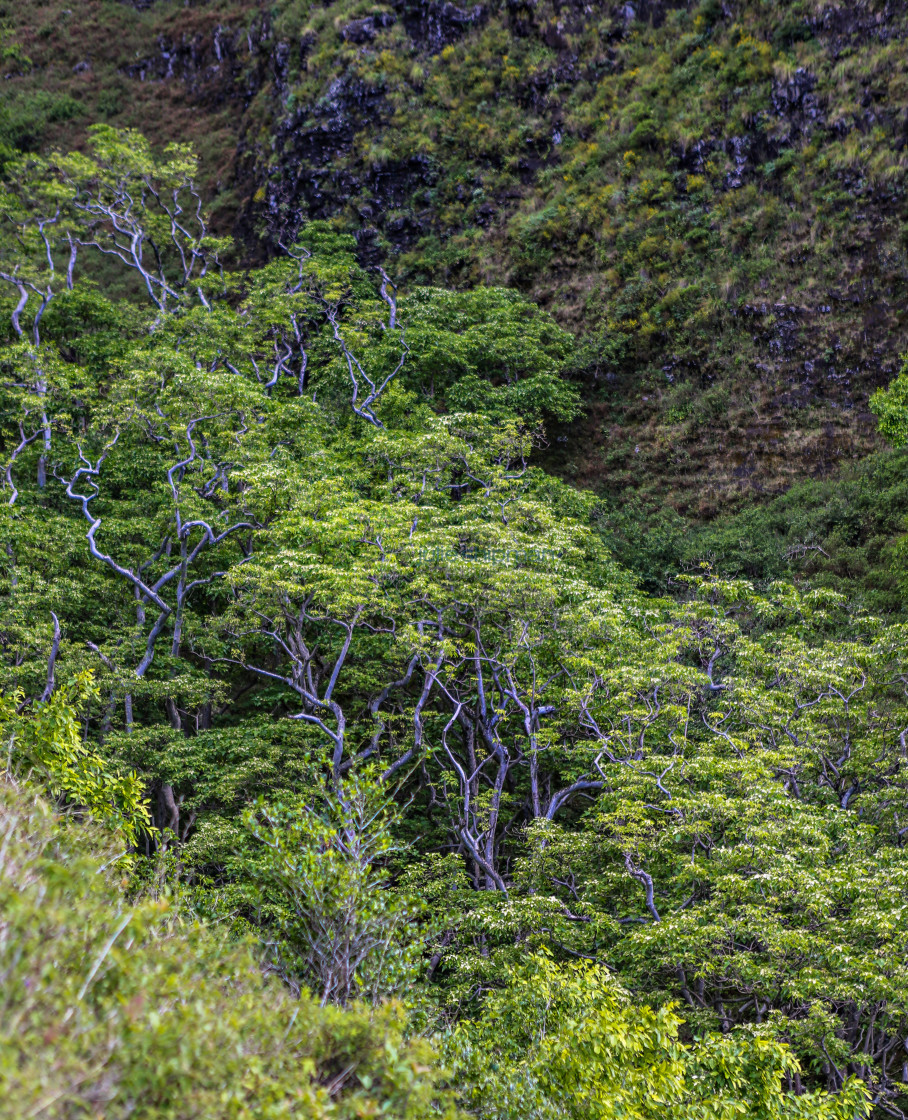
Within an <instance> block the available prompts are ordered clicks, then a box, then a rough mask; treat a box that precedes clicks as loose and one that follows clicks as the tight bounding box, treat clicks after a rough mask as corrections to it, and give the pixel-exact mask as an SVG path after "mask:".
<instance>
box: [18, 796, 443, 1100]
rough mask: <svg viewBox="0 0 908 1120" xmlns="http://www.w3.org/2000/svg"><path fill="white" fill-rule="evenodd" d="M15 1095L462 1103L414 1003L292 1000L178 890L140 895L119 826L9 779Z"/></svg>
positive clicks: (24, 1097) (22, 1097) (26, 1097)
mask: <svg viewBox="0 0 908 1120" xmlns="http://www.w3.org/2000/svg"><path fill="white" fill-rule="evenodd" d="M0 837H2V843H0V853H2V854H0V871H2V874H0V970H2V973H3V977H4V983H3V990H2V994H0V1093H2V1098H3V1102H4V1104H3V1108H4V1111H5V1112H6V1113H7V1115H10V1116H13V1115H15V1116H33V1117H36V1118H42V1120H51V1118H55V1120H56V1118H59V1120H64V1118H66V1120H68V1118H70V1117H76V1116H83V1115H86V1114H89V1113H91V1114H99V1110H100V1114H103V1115H104V1116H108V1117H120V1116H141V1117H143V1118H147V1120H152V1118H155V1120H165V1118H174V1120H178V1118H180V1120H182V1118H185V1117H189V1116H202V1115H204V1116H206V1117H210V1118H212V1120H217V1118H220V1117H224V1118H227V1117H231V1118H235V1120H242V1118H249V1120H252V1118H253V1117H255V1118H256V1120H265V1118H270V1117H284V1116H288V1115H293V1116H305V1117H312V1118H313V1120H315V1118H318V1120H321V1118H323V1117H324V1118H328V1117H338V1118H342V1117H360V1116H370V1115H392V1116H395V1117H402V1118H406V1120H416V1118H418V1117H428V1116H439V1115H441V1116H445V1115H450V1114H451V1111H452V1110H451V1107H450V1105H449V1103H448V1101H449V1096H448V1095H447V1094H445V1093H444V1092H442V1091H440V1090H439V1088H438V1082H439V1074H438V1072H437V1071H435V1070H433V1068H432V1067H431V1064H430V1063H431V1062H432V1053H431V1051H430V1049H429V1047H428V1046H427V1045H426V1044H425V1043H424V1042H420V1041H414V1042H408V1041H406V1040H405V1038H404V1035H403V1031H404V1028H405V1020H404V1017H403V1014H402V1011H401V1009H400V1007H399V1006H396V1005H387V1006H385V1007H383V1008H376V1009H374V1010H372V1011H371V1012H367V1011H366V1010H364V1009H362V1008H358V1009H355V1010H348V1011H339V1010H336V1009H332V1008H320V1007H318V1005H316V1004H315V1003H313V1002H312V1001H311V1000H310V999H308V997H305V998H303V999H291V998H289V997H288V996H287V995H286V994H285V993H283V992H282V991H281V990H280V988H279V987H278V985H277V983H276V982H275V981H264V980H263V979H262V978H261V974H260V971H259V969H258V966H257V962H256V960H255V957H254V955H253V953H252V951H251V947H250V946H247V945H243V944H231V943H230V942H229V941H228V940H226V939H225V937H224V936H223V935H222V934H220V933H219V932H218V931H217V930H216V929H205V928H203V927H201V926H199V925H197V924H196V923H194V922H193V921H192V920H191V919H190V918H189V917H188V916H183V915H181V914H180V912H179V911H178V909H176V908H175V907H174V906H173V905H172V904H171V903H170V901H169V900H168V899H167V898H160V899H157V900H155V899H147V900H140V901H139V902H138V903H134V904H129V903H127V901H126V899H125V898H124V896H123V894H122V891H121V889H120V887H119V885H118V883H117V882H116V881H115V880H114V878H112V876H114V875H115V870H112V868H113V869H115V867H116V856H115V855H113V856H112V854H111V852H110V851H109V850H108V848H107V845H106V844H105V840H104V837H103V836H102V835H101V834H99V833H96V832H94V831H93V830H91V829H89V828H87V827H85V826H79V825H71V824H64V823H62V822H60V821H57V820H55V819H54V818H53V816H52V815H51V814H50V813H49V811H48V809H47V807H46V806H45V805H44V804H43V803H42V802H40V801H39V800H36V799H35V798H34V795H33V794H31V793H29V792H16V791H14V790H13V789H12V788H10V786H9V785H8V784H4V785H3V787H2V788H0Z"/></svg>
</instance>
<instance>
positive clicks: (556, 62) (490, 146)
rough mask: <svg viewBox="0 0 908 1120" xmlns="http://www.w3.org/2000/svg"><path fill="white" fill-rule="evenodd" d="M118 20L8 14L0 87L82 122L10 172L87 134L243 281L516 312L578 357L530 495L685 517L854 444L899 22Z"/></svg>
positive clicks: (422, 6)
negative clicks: (576, 350) (580, 487)
mask: <svg viewBox="0 0 908 1120" xmlns="http://www.w3.org/2000/svg"><path fill="white" fill-rule="evenodd" d="M139 7H140V9H141V10H139V9H137V8H136V7H130V6H127V5H125V4H113V3H111V2H110V0H91V2H90V3H88V4H86V16H85V17H84V18H83V19H82V21H81V23H80V37H74V36H73V35H72V34H69V35H66V34H64V33H63V32H64V30H65V26H66V20H67V19H68V18H69V17H64V16H63V15H62V14H60V15H59V27H55V26H54V25H53V11H54V10H55V9H54V10H52V8H53V6H52V5H51V6H49V7H48V9H47V10H46V11H45V15H46V16H48V17H49V20H48V23H47V24H46V25H43V26H37V23H36V19H31V22H29V19H30V18H31V17H28V16H24V15H22V14H21V13H19V14H16V12H17V11H18V10H16V11H13V10H12V9H11V10H10V12H9V13H8V14H9V17H10V19H12V21H13V23H14V25H15V26H16V28H17V30H16V32H15V33H16V34H17V35H19V37H20V39H21V41H22V43H23V47H24V50H25V52H26V53H27V54H28V55H29V58H30V59H31V64H30V67H28V68H21V67H20V69H19V70H18V71H15V69H14V68H13V70H12V71H11V72H8V74H7V79H8V88H10V89H11V90H13V91H14V92H15V96H20V95H21V96H26V95H28V91H29V90H30V89H32V90H33V89H35V88H36V87H37V86H38V85H42V88H44V89H51V90H57V91H59V94H60V96H63V95H64V93H65V95H66V96H68V97H76V95H78V96H77V98H76V99H77V100H78V101H79V102H80V104H81V106H82V109H83V112H82V114H81V115H79V114H75V115H71V116H70V117H69V118H67V119H61V120H58V121H54V120H52V119H51V120H49V121H48V122H47V127H46V129H45V135H44V136H43V137H41V138H39V140H38V141H37V142H47V141H48V140H59V139H61V138H64V137H65V138H68V137H73V136H74V137H76V138H77V137H78V130H79V128H80V127H82V126H83V125H84V123H85V122H86V121H87V120H88V119H90V118H91V117H93V116H96V115H99V116H102V117H106V118H107V119H109V120H111V121H113V122H114V123H127V124H136V125H138V126H140V127H143V128H144V129H146V130H147V131H149V132H151V134H152V135H153V136H156V137H157V138H160V139H164V138H165V137H166V138H167V139H173V138H174V135H179V136H181V137H184V138H186V139H188V140H191V141H193V142H195V143H196V144H197V145H198V146H199V148H200V150H201V153H202V156H203V159H204V160H205V166H206V168H207V169H208V175H209V187H210V189H211V190H212V192H213V193H214V194H215V195H216V198H217V203H218V207H219V209H218V214H219V221H220V223H221V226H222V228H224V229H232V230H233V231H234V232H235V233H236V235H237V236H238V238H239V239H240V241H241V243H242V244H243V245H244V246H245V252H246V253H247V254H248V255H249V256H250V258H261V257H263V256H267V255H268V254H269V253H270V252H272V251H274V246H275V244H276V242H277V241H283V240H285V239H286V238H288V237H292V236H293V235H294V233H295V231H296V229H297V228H299V226H300V225H301V223H303V222H305V221H306V220H309V219H312V218H319V219H332V220H335V221H337V222H340V223H341V224H342V225H344V226H345V227H346V228H349V229H350V230H352V231H353V232H355V233H356V235H357V238H358V240H359V243H360V249H361V253H362V256H363V258H364V259H365V260H367V261H378V260H379V259H382V260H384V261H385V262H386V263H388V264H389V266H390V267H393V268H394V269H395V270H397V272H398V273H399V274H401V275H402V276H403V277H405V278H409V279H410V280H412V281H416V280H421V281H426V280H429V281H441V282H444V283H447V284H470V283H476V282H480V281H481V282H491V283H506V284H512V285H517V286H520V287H521V288H523V289H524V290H526V291H527V292H529V293H530V294H531V295H532V296H533V297H534V298H535V299H537V300H539V301H540V302H542V303H544V304H545V305H546V306H547V307H549V309H550V310H552V311H553V312H554V313H555V314H556V315H558V316H559V317H560V318H561V319H562V321H563V322H565V323H566V324H567V325H569V326H570V327H571V328H572V329H574V330H575V331H576V332H577V333H578V335H579V336H580V338H581V347H580V356H579V358H578V361H577V368H576V369H575V370H574V371H573V376H577V377H581V378H583V379H584V380H585V381H586V384H587V394H588V398H589V401H590V406H591V407H590V415H589V418H588V419H587V420H586V421H585V424H584V425H583V426H581V427H580V428H577V429H574V430H571V431H566V432H560V433H556V439H555V441H554V443H553V452H552V454H551V460H550V461H551V463H552V465H553V466H554V467H556V468H557V469H559V470H562V471H564V472H565V473H567V474H569V475H571V476H573V477H574V478H576V479H577V480H578V481H581V482H583V483H585V484H588V485H592V486H596V487H598V488H600V489H603V490H605V491H609V490H610V491H612V492H620V491H621V490H622V488H624V487H627V486H633V487H634V488H637V489H639V487H640V486H641V485H644V486H645V487H648V488H649V490H650V491H651V493H652V495H653V496H654V497H658V498H659V500H660V501H669V502H671V503H672V504H674V505H676V506H677V507H678V508H679V509H686V510H688V511H690V512H692V513H694V514H696V515H697V516H701V517H709V516H712V515H713V514H714V513H715V512H717V511H718V510H720V509H723V508H726V507H728V506H729V505H734V504H736V503H737V502H740V501H741V500H743V499H744V498H746V496H747V495H748V494H751V493H753V492H755V491H756V492H762V493H770V492H773V491H776V490H779V489H782V488H784V487H785V486H787V485H788V484H789V483H790V482H791V481H792V480H793V479H795V478H798V477H802V476H804V475H809V474H816V473H827V472H829V471H831V470H834V469H835V468H836V466H837V465H838V464H840V463H841V462H842V461H843V459H851V458H854V457H858V456H860V455H862V454H864V453H866V452H867V451H868V450H869V449H871V448H872V447H873V446H874V445H875V437H874V435H873V423H872V420H871V418H870V417H869V415H868V412H867V408H866V402H867V398H868V394H869V393H870V391H872V390H873V389H874V388H875V387H876V386H877V385H879V384H882V383H884V382H886V381H887V380H888V379H889V378H890V377H891V376H892V373H893V372H894V370H895V369H896V367H897V364H898V361H899V355H900V354H901V352H902V351H903V350H905V349H906V348H908V314H906V310H905V306H906V296H908V259H906V247H908V227H906V224H905V217H906V211H905V197H904V173H905V166H906V162H905V161H906V153H905V145H906V139H908V114H906V105H908V81H906V78H905V76H904V67H903V66H902V60H903V57H904V49H905V36H906V30H908V15H906V5H905V4H904V3H901V2H898V3H896V2H876V0H862V2H861V3H858V4H850V5H847V6H845V5H836V4H825V5H824V4H818V3H814V2H813V0H811V2H806V0H803V2H802V0H795V2H793V3H785V4H783V3H779V4H766V3H758V2H757V0H721V2H720V0H703V2H702V3H699V4H692V3H667V2H656V0H653V2H642V0H641V2H639V3H636V4H611V3H583V2H582V0H566V2H561V0H534V2H530V0H509V2H507V3H502V4H491V3H479V4H474V5H469V4H468V5H463V6H458V5H455V4H452V3H449V2H439V0H396V2H394V3H386V4H372V5H370V4H367V3H365V4H364V3H354V2H352V0H336V2H335V3H332V4H303V3H300V2H299V0H295V2H292V0H280V2H278V3H277V4H271V5H269V6H267V7H265V6H260V5H259V4H258V3H256V2H253V0H236V2H234V3H227V2H226V0H224V2H220V0H212V2H209V3H202V2H198V3H194V4H192V5H191V6H188V7H187V6H184V5H177V4H175V3H171V2H169V0H157V2H156V3H153V4H151V5H148V4H142V5H140V6H139ZM62 11H64V9H61V12H62ZM105 20H106V21H107V25H108V32H107V34H104V33H103V31H102V27H103V24H104V21H105ZM48 28H50V30H48ZM80 67H83V69H82V70H80V69H79V68H80ZM9 70H10V67H9V66H8V71H9ZM112 88H113V89H119V90H120V91H121V92H120V95H119V98H118V99H116V98H115V99H112V98H111V96H110V90H111V89H112ZM105 97H106V101H105V100H104V98H105ZM51 116H53V114H51ZM64 116H65V114H64ZM641 479H644V480H645V481H644V482H643V483H641Z"/></svg>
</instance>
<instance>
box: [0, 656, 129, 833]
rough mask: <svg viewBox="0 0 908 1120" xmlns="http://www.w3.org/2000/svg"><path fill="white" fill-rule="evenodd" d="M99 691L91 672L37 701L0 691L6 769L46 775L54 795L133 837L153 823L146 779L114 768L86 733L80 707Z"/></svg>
mask: <svg viewBox="0 0 908 1120" xmlns="http://www.w3.org/2000/svg"><path fill="white" fill-rule="evenodd" d="M96 697H97V689H96V687H95V685H94V683H93V681H92V678H91V675H90V674H89V673H81V674H79V675H78V676H76V677H75V678H73V679H72V680H69V681H67V682H66V683H65V684H64V685H62V686H61V687H59V688H57V690H56V691H55V692H54V693H53V694H52V695H51V697H50V698H49V699H48V700H47V701H44V702H39V703H37V704H35V705H33V706H25V705H24V703H23V701H24V697H23V694H22V691H21V690H17V691H15V692H12V693H7V694H6V695H3V696H0V734H2V737H3V742H4V745H5V748H6V752H7V768H8V773H9V775H18V776H22V775H23V774H27V775H28V777H29V778H31V779H38V780H40V781H42V782H43V783H44V784H45V786H46V787H47V790H48V792H49V793H50V794H51V795H52V796H54V797H58V798H61V799H63V801H64V803H68V804H69V805H71V806H73V807H75V808H76V809H78V810H81V811H84V812H86V813H88V814H89V815H90V816H91V817H92V818H93V819H94V820H96V821H98V822H100V823H102V824H104V825H106V826H107V827H109V828H112V829H114V830H116V831H117V832H119V833H121V834H122V835H123V836H124V837H125V838H126V839H127V840H128V841H134V840H135V839H136V838H137V836H138V834H139V832H141V831H143V830H144V829H146V828H147V827H148V824H149V815H148V809H147V807H146V804H145V793H144V789H143V787H142V783H141V781H140V780H139V778H138V777H137V775H136V774H135V773H128V774H122V773H120V772H119V771H117V770H114V769H113V768H112V767H111V766H110V764H109V762H108V761H107V759H105V758H104V757H103V756H101V755H100V754H98V753H96V752H95V751H94V750H92V749H91V747H89V746H88V745H87V744H86V743H85V741H84V739H83V728H82V724H81V722H80V720H79V711H80V709H84V708H85V707H86V706H87V704H88V702H90V701H91V700H92V699H94V698H96ZM23 707H24V708H25V710H24V711H23V710H22V709H23Z"/></svg>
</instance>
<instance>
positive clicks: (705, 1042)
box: [0, 126, 908, 1120]
mask: <svg viewBox="0 0 908 1120" xmlns="http://www.w3.org/2000/svg"><path fill="white" fill-rule="evenodd" d="M196 179H197V166H196V160H195V157H194V156H193V154H192V152H191V151H190V150H189V149H188V148H187V147H184V146H180V145H172V146H170V147H169V148H167V149H166V150H165V151H163V152H162V151H157V150H154V149H153V148H152V147H151V146H150V145H149V144H148V143H147V142H146V141H145V140H144V139H143V137H142V136H141V135H139V134H137V133H135V132H124V131H118V130H115V129H113V128H111V127H108V126H96V127H94V128H93V129H92V130H91V142H90V145H89V146H88V148H87V150H86V151H82V152H75V153H69V154H64V153H56V154H51V155H47V156H39V155H34V154H28V155H22V156H19V157H16V158H14V159H10V160H8V161H7V163H6V168H5V179H4V184H3V191H2V198H0V211H2V214H3V225H2V264H0V281H2V299H3V301H4V307H5V311H6V315H5V318H4V324H5V326H4V328H3V329H4V330H5V337H4V342H3V349H2V353H0V367H2V375H3V376H2V387H0V424H2V440H3V457H4V458H3V471H2V475H3V504H2V507H0V508H2V516H3V522H2V524H3V541H2V552H0V558H2V561H3V569H2V577H0V581H2V592H3V594H2V600H0V610H2V622H0V639H2V645H0V650H2V663H0V672H2V686H3V695H4V700H3V708H2V712H0V715H2V719H3V723H4V731H5V737H6V741H7V743H8V744H9V750H8V760H7V776H6V779H5V784H4V787H3V791H2V808H0V815H2V824H0V832H2V836H3V837H4V841H5V843H3V844H0V850H2V851H3V856H2V859H3V861H4V862H3V886H2V890H3V892H4V896H3V898H4V901H3V907H2V911H0V960H2V962H3V963H2V966H0V967H2V970H3V974H4V975H6V976H9V977H12V980H11V981H10V982H8V983H7V984H6V985H5V987H4V994H3V997H2V998H3V1000H4V1016H3V1023H4V1026H3V1028H2V1030H3V1032H4V1033H3V1053H4V1057H3V1059H2V1061H0V1097H2V1098H3V1099H5V1100H8V1101H11V1102H13V1104H14V1107H15V1109H17V1110H18V1113H17V1114H19V1115H31V1116H35V1117H58V1116H59V1117H70V1116H73V1117H75V1116H80V1115H85V1114H88V1112H89V1110H94V1113H96V1114H98V1115H103V1116H110V1117H115V1116H117V1117H118V1116H126V1115H136V1116H147V1117H170V1116H172V1117H180V1118H182V1117H189V1116H194V1115H205V1116H211V1117H220V1116H224V1117H228V1116H230V1117H244V1116H249V1117H252V1116H255V1117H266V1116H282V1115H290V1114H293V1115H297V1114H299V1115H312V1116H314V1117H320V1116H323V1115H324V1116H347V1115H350V1116H351V1117H352V1116H368V1115H378V1114H382V1115H389V1116H395V1117H410V1116H412V1117H414V1118H415V1117H421V1116H424V1115H425V1116H428V1115H433V1116H435V1115H438V1116H444V1115H451V1116H453V1115H455V1114H461V1115H463V1114H465V1115H473V1116H476V1117H483V1118H485V1117H488V1118H489V1120H491V1118H492V1117H496V1118H499V1117H514V1118H515V1120H518V1118H520V1120H522V1118H529V1117H540V1118H542V1117H581V1116H583V1117H590V1116H594V1117H602V1118H606V1117H613V1116H614V1117H619V1116H620V1117H628V1116H633V1117H648V1116H657V1115H658V1116H665V1115H666V1114H669V1115H677V1116H684V1117H686V1118H688V1117H689V1118H700V1117H703V1118H704V1120H706V1118H717V1120H718V1118H723V1120H724V1118H726V1117H728V1118H729V1120H730V1118H731V1117H752V1118H753V1120H764V1118H766V1120H768V1118H775V1117H799V1116H803V1117H808V1116H809V1117H818V1118H819V1117H829V1118H833V1117H835V1118H838V1117H841V1118H842V1120H845V1118H846V1117H847V1118H852V1117H855V1116H861V1115H869V1114H870V1112H871V1110H875V1114H876V1115H879V1116H885V1115H891V1116H901V1115H904V1113H903V1111H902V1110H903V1109H904V1108H906V1107H908V1096H906V1093H905V1085H906V1083H908V972H906V951H905V950H906V943H905V923H904V915H905V912H906V906H908V865H906V861H905V855H904V836H905V833H906V832H908V820H906V819H905V818H906V816H908V807H906V778H908V770H906V768H908V743H906V735H908V704H906V675H905V674H906V665H905V645H906V638H908V630H906V625H905V624H904V623H902V622H899V621H892V620H889V619H885V618H878V617H873V616H870V615H868V614H866V613H863V612H862V611H861V610H860V609H858V607H856V606H855V605H854V604H853V603H852V602H850V601H849V600H848V599H847V598H846V597H844V596H842V595H840V594H837V593H836V592H834V591H831V590H829V589H824V588H815V587H811V586H810V585H809V584H806V583H802V584H799V585H794V584H791V583H786V582H781V581H774V582H769V581H767V582H764V583H763V584H761V585H759V586H758V585H755V584H754V583H752V582H749V581H747V580H744V579H740V578H727V577H726V576H724V575H723V573H722V572H720V571H718V570H715V569H714V568H712V567H710V565H709V564H707V563H703V564H702V565H700V566H695V567H693V568H692V569H691V570H689V571H687V572H686V573H679V574H678V576H677V578H676V579H675V580H674V581H673V583H672V586H671V591H672V593H671V594H667V595H665V596H662V597H657V596H655V595H653V594H652V593H649V592H647V591H645V590H644V589H642V588H641V586H640V581H639V579H638V577H637V576H636V575H635V574H634V573H632V572H631V571H629V570H628V569H627V568H625V567H623V566H622V565H621V564H619V563H618V561H617V560H616V559H615V557H614V556H613V554H612V553H611V552H610V550H609V549H608V547H607V546H606V543H605V542H604V539H603V534H602V532H601V519H600V517H599V513H600V510H599V503H598V502H597V500H596V499H595V497H594V496H592V495H590V494H588V493H585V492H583V491H579V490H576V489H573V488H571V487H569V486H568V485H567V484H565V483H564V482H561V481H559V480H558V479H556V478H554V477H553V476H551V475H550V474H547V473H545V472H544V471H543V470H542V469H541V468H540V466H539V465H538V454H537V452H538V450H539V448H540V447H541V446H543V445H544V443H545V441H546V440H547V439H548V438H550V431H551V429H552V427H553V425H555V424H557V423H559V422H564V421H567V420H570V419H571V418H572V417H574V416H576V415H577V414H578V413H579V411H580V410H581V408H582V403H581V400H580V395H579V393H578V390H577V387H576V385H575V383H574V382H572V381H571V380H570V379H569V378H568V377H567V376H566V372H567V370H568V369H569V367H570V362H571V355H572V352H573V348H574V339H573V337H572V336H571V335H570V334H569V333H568V332H567V331H565V330H564V329H562V328H561V327H559V326H558V325H557V324H556V323H555V321H554V320H553V319H552V317H551V316H549V315H548V314H547V313H546V312H545V311H543V310H541V309H539V308H538V307H536V306H535V305H534V304H532V303H531V302H529V301H528V300H527V299H526V298H525V297H523V296H521V295H520V294H519V293H517V292H515V291H513V290H509V289H504V288H494V287H476V288H473V289H471V290H466V291H459V292H453V291H447V290H444V289H441V288H437V287H419V286H407V287H406V288H404V286H403V285H401V287H400V289H398V287H397V286H396V284H395V282H394V280H393V279H392V277H391V276H390V275H389V274H388V273H387V272H385V271H384V270H383V269H381V268H377V269H376V268H372V269H370V268H367V267H365V266H363V265H361V264H359V263H358V261H357V255H356V244H355V241H354V239H353V238H352V237H349V236H347V235H345V234H343V233H341V232H339V231H338V230H337V229H335V228H334V227H333V226H332V225H330V224H329V223H327V222H310V223H309V224H308V225H305V226H304V227H303V228H302V229H301V230H300V231H299V233H298V235H297V236H296V237H295V238H294V239H293V240H292V242H288V243H287V244H285V245H284V246H283V247H282V251H281V253H280V254H279V255H277V256H275V258H274V259H273V260H271V261H269V262H268V263H266V264H264V265H262V266H261V267H257V268H254V269H250V268H245V267H241V265H240V263H239V262H240V256H239V254H238V253H237V251H236V248H235V246H233V245H232V244H231V242H230V241H229V239H226V238H223V237H219V236H214V235H213V234H212V232H211V225H210V221H209V219H208V216H207V211H206V206H205V204H204V201H203V199H202V196H201V194H200V192H199V190H198V188H197V186H196ZM903 379H904V375H903V378H902V379H900V380H899V381H896V382H895V383H894V386H893V388H892V389H891V390H890V391H889V392H888V393H887V394H883V395H881V396H880V397H879V398H877V402H876V408H877V410H878V412H879V414H880V417H881V423H882V425H883V430H884V432H885V433H886V434H887V435H889V436H891V437H893V438H897V439H899V440H904V434H905V432H906V431H908V422H906V420H905V417H906V415H908V406H906V403H905V402H906V400H908V395H906V393H905V391H904V386H903V384H902V380H903ZM60 962H63V963H62V964H61V963H60ZM263 973H264V974H265V977H266V979H264V980H263V978H262V974H263ZM51 1051H52V1052H53V1055H54V1058H53V1059H51V1057H50V1053H51Z"/></svg>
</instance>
